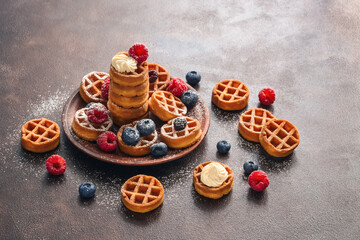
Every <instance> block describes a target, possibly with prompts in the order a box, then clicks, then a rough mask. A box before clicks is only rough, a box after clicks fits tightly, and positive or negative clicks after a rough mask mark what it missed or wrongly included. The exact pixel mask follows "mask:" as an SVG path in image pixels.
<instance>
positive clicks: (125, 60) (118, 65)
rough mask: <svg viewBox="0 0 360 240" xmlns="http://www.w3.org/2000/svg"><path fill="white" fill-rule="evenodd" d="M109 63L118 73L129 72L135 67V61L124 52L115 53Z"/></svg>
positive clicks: (133, 70)
mask: <svg viewBox="0 0 360 240" xmlns="http://www.w3.org/2000/svg"><path fill="white" fill-rule="evenodd" d="M111 65H112V66H113V67H114V68H115V69H116V71H118V72H120V73H125V72H127V73H131V72H135V70H136V69H137V62H136V60H135V59H133V58H132V57H129V56H126V55H125V54H123V53H121V54H117V55H115V56H114V57H113V58H112V60H111Z"/></svg>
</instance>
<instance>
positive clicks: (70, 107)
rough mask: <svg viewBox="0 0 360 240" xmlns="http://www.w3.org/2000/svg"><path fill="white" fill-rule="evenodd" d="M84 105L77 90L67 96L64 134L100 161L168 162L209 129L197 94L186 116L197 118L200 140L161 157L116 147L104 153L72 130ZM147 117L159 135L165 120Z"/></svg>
mask: <svg viewBox="0 0 360 240" xmlns="http://www.w3.org/2000/svg"><path fill="white" fill-rule="evenodd" d="M188 88H189V89H191V90H193V91H195V89H193V88H192V87H191V86H189V85H188ZM85 105H86V103H85V102H84V100H83V99H82V98H81V96H80V94H79V91H78V90H76V91H74V92H73V93H72V94H71V96H70V97H69V99H68V100H67V101H66V103H65V106H64V110H63V113H62V118H61V120H62V125H63V129H64V132H65V134H66V136H67V137H68V139H69V140H70V142H72V143H73V144H74V145H75V146H76V147H77V148H78V149H80V150H81V151H83V152H85V153H86V154H88V155H90V156H92V157H94V158H96V159H99V160H101V161H105V162H111V163H115V164H120V165H129V166H139V165H142V166H145V165H155V164H160V163H165V162H170V161H173V160H175V159H178V158H181V157H183V156H185V155H186V154H189V153H190V152H191V151H193V150H194V149H195V148H196V147H197V146H198V145H199V144H200V143H201V142H202V140H203V139H204V137H205V135H206V133H207V131H208V129H209V125H210V113H209V109H208V107H207V106H206V103H205V102H204V99H202V98H201V96H200V95H199V100H198V102H197V103H196V105H195V106H194V107H193V108H191V109H188V113H187V114H186V116H189V117H192V118H196V119H197V120H199V122H200V124H201V130H202V135H201V138H200V140H199V141H198V142H197V143H195V144H194V145H192V146H190V147H188V148H184V149H179V150H175V149H170V148H169V150H168V152H167V154H166V155H165V156H164V157H161V158H154V157H152V156H151V155H147V156H144V157H132V156H129V155H126V154H125V153H122V152H121V151H120V149H119V148H117V149H116V150H115V151H114V152H111V153H106V152H103V151H101V150H100V149H99V148H98V146H97V145H96V142H95V141H94V142H89V141H85V140H82V139H81V138H79V137H78V136H77V135H76V134H75V132H74V131H73V130H72V127H71V124H72V121H73V118H74V115H75V112H76V111H77V110H79V109H80V108H83V107H85ZM149 118H151V119H153V120H154V121H155V124H156V131H157V132H158V134H159V136H160V127H161V126H162V125H163V124H165V123H166V122H163V121H161V120H159V119H158V118H157V117H156V116H155V115H153V114H152V113H150V116H149ZM118 130H119V127H118V126H116V125H114V126H113V127H112V131H113V132H114V133H115V134H116V133H117V132H118Z"/></svg>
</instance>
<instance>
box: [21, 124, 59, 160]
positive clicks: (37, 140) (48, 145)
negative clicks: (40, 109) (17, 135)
mask: <svg viewBox="0 0 360 240" xmlns="http://www.w3.org/2000/svg"><path fill="white" fill-rule="evenodd" d="M59 143H60V128H59V125H57V123H55V122H53V121H50V120H48V119H46V118H40V119H33V120H30V121H28V122H26V123H25V124H24V125H23V126H22V128H21V145H22V147H23V148H24V149H26V150H28V151H31V152H35V153H43V152H48V151H50V150H53V149H55V148H56V147H57V146H58V145H59Z"/></svg>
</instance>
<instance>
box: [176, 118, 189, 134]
mask: <svg viewBox="0 0 360 240" xmlns="http://www.w3.org/2000/svg"><path fill="white" fill-rule="evenodd" d="M173 124H174V128H175V131H181V130H183V129H185V127H186V124H187V121H186V118H185V117H177V118H175V119H174V123H173Z"/></svg>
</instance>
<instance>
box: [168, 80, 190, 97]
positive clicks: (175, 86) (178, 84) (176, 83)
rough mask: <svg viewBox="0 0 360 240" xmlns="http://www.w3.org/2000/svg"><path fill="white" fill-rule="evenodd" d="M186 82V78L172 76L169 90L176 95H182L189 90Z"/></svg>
mask: <svg viewBox="0 0 360 240" xmlns="http://www.w3.org/2000/svg"><path fill="white" fill-rule="evenodd" d="M187 89H188V88H187V86H186V83H185V82H184V80H182V79H180V78H172V79H171V81H170V83H169V86H168V89H167V90H168V91H169V92H171V93H172V94H174V95H175V96H176V97H181V95H182V94H183V93H184V92H185V91H186V90H187Z"/></svg>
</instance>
